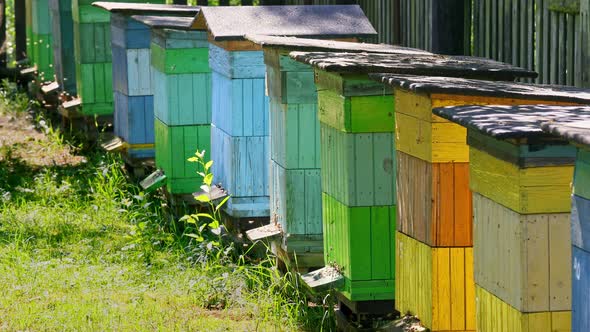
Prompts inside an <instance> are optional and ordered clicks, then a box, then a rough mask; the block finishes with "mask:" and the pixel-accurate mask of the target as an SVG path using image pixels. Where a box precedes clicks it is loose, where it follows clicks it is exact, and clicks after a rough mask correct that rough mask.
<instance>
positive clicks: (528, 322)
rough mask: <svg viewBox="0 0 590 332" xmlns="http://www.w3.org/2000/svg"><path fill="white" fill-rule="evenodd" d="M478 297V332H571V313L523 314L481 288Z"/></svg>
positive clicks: (477, 291)
mask: <svg viewBox="0 0 590 332" xmlns="http://www.w3.org/2000/svg"><path fill="white" fill-rule="evenodd" d="M476 296H477V301H476V303H477V331H482V332H495V331H511V332H512V331H514V332H533V331H539V332H553V331H561V332H566V331H571V328H572V326H571V317H572V313H571V311H556V312H539V313H521V312H519V311H518V310H516V309H514V308H512V307H511V306H510V305H509V304H507V303H505V302H503V301H502V300H500V299H499V298H497V297H495V296H494V295H493V294H491V293H489V292H488V291H486V290H485V289H483V288H481V287H479V286H476Z"/></svg>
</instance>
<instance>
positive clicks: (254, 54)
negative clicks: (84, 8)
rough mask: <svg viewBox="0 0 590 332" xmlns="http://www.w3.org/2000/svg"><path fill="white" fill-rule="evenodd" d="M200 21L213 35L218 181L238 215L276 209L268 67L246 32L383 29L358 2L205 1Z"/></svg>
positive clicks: (348, 34)
mask: <svg viewBox="0 0 590 332" xmlns="http://www.w3.org/2000/svg"><path fill="white" fill-rule="evenodd" d="M193 27H198V28H207V29H208V31H209V35H210V41H211V43H210V46H209V48H210V52H209V59H210V66H211V71H212V78H211V80H212V126H211V148H212V151H211V158H212V159H213V160H214V164H213V174H214V175H215V182H216V183H221V185H222V186H223V187H224V188H225V189H226V190H227V191H228V192H229V194H230V195H231V196H232V197H231V199H230V200H229V201H228V202H227V204H226V206H225V211H226V212H227V213H228V214H229V215H230V216H231V217H236V218H242V217H268V216H270V202H269V195H270V194H271V193H270V188H269V160H270V150H271V146H270V141H269V135H270V121H269V111H270V107H269V99H268V97H267V96H266V93H265V71H266V68H265V64H264V56H263V52H262V50H261V47H260V45H257V44H255V43H253V42H250V41H248V40H245V39H244V35H245V34H259V35H281V36H301V37H312V36H315V37H318V38H324V39H335V38H342V39H347V38H348V39H350V38H359V37H360V38H362V37H368V36H372V35H374V34H375V30H374V29H373V27H372V26H371V25H370V23H369V22H368V20H367V19H366V17H365V15H364V14H363V12H362V10H360V8H359V7H358V6H276V7H264V6H262V7H232V8H227V7H226V8H224V7H204V8H203V9H202V11H201V12H200V13H199V15H198V16H197V17H196V19H195V22H194V23H193ZM310 125H313V124H310ZM278 135H280V134H278ZM272 165H273V166H271V167H276V166H277V165H276V163H274V164H272ZM317 180H318V182H319V178H318V179H317ZM316 187H317V188H319V185H317V186H316Z"/></svg>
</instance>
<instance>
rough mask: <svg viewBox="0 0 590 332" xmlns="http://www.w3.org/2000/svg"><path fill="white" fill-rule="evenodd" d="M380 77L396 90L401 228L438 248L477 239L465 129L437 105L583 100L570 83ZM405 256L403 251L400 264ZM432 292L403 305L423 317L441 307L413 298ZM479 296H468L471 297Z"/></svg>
mask: <svg viewBox="0 0 590 332" xmlns="http://www.w3.org/2000/svg"><path fill="white" fill-rule="evenodd" d="M374 78H376V79H378V80H381V81H383V82H386V83H388V84H390V85H392V86H394V88H395V96H396V110H395V112H396V131H397V135H396V137H397V150H398V152H397V158H398V175H397V184H398V205H399V209H398V213H399V215H398V231H399V232H401V233H403V234H405V235H407V236H409V237H411V238H413V239H415V240H418V241H420V242H422V243H424V244H426V245H428V246H429V247H431V248H441V247H449V248H453V247H465V248H467V247H471V246H472V245H473V231H472V229H473V226H472V213H471V212H470V209H471V206H472V198H471V196H470V195H469V189H470V188H469V172H470V171H468V168H469V158H470V157H469V149H468V146H467V144H466V137H467V134H466V130H465V129H464V128H463V127H461V126H459V125H457V124H454V123H451V122H449V121H447V120H445V119H443V118H441V117H439V116H437V115H433V114H432V109H433V108H436V107H443V106H449V105H470V104H475V105H486V104H504V105H518V104H552V103H553V104H555V103H557V104H559V103H561V104H568V103H569V104H571V103H576V102H578V103H580V102H583V100H584V98H577V99H576V97H575V95H576V93H575V92H570V91H568V90H567V89H559V88H551V87H543V86H535V85H524V84H518V83H509V82H491V81H478V80H466V79H459V78H444V79H443V78H440V77H410V76H398V77H394V76H388V75H374ZM445 169H446V172H444V170H445ZM458 170H459V171H458ZM400 259H401V257H400V256H398V259H397V260H398V262H399V261H400ZM400 264H401V263H400ZM476 264H477V262H476ZM401 266H405V265H404V264H401ZM400 274H401V275H404V274H405V272H403V271H402V272H400ZM466 278H467V276H466ZM470 282H473V281H470ZM426 291H428V290H426V289H415V290H414V292H413V293H412V292H410V293H406V294H400V297H398V299H397V300H398V304H399V305H398V309H399V310H400V311H402V312H408V311H409V312H412V313H414V314H416V315H418V316H419V317H429V316H432V312H434V311H436V310H437V309H436V308H433V309H430V310H429V311H427V312H424V311H423V310H427V308H425V307H423V306H420V305H419V304H418V303H416V301H415V300H414V299H415V298H419V297H420V296H421V295H420V293H421V292H426ZM473 301H475V299H474V298H470V299H467V302H468V303H473ZM432 317H434V318H433V321H432V322H431V324H432V325H431V326H438V325H439V323H438V322H437V321H436V320H435V316H432ZM474 329H475V326H470V328H469V329H468V330H474Z"/></svg>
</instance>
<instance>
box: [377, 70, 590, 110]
mask: <svg viewBox="0 0 590 332" xmlns="http://www.w3.org/2000/svg"><path fill="white" fill-rule="evenodd" d="M369 76H370V77H371V78H373V79H375V80H377V81H379V82H383V83H385V84H388V85H391V86H393V87H399V88H402V89H405V90H410V91H414V92H418V93H442V94H454V95H475V96H482V97H499V98H518V99H529V100H532V99H537V100H545V101H559V102H570V103H580V104H590V90H588V89H582V88H576V87H570V86H560V85H542V84H527V83H515V82H497V81H482V80H474V79H464V78H452V77H434V76H410V75H392V74H370V75H369Z"/></svg>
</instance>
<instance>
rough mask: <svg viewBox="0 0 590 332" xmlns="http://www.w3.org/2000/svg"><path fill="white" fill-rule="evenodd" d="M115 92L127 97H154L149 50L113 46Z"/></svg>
mask: <svg viewBox="0 0 590 332" xmlns="http://www.w3.org/2000/svg"><path fill="white" fill-rule="evenodd" d="M112 52H113V90H114V91H118V92H121V93H123V94H125V95H127V96H148V95H153V88H152V70H151V65H150V58H151V56H150V50H149V49H124V48H122V47H120V46H117V45H113V48H112Z"/></svg>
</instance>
